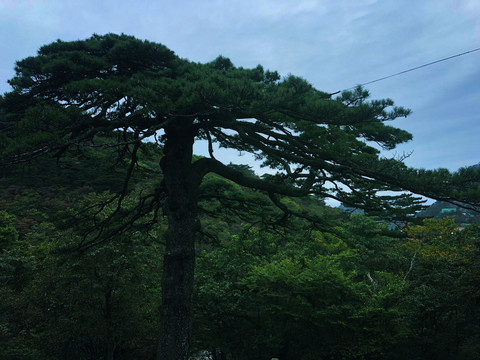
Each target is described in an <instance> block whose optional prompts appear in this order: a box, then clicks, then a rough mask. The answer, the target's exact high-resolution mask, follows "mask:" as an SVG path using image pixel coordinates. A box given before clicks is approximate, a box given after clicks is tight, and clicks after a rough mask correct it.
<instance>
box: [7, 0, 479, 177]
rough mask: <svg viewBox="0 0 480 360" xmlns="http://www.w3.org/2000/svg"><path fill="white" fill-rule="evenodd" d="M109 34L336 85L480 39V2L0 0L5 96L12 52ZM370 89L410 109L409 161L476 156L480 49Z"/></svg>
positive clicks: (436, 164) (457, 161)
mask: <svg viewBox="0 0 480 360" xmlns="http://www.w3.org/2000/svg"><path fill="white" fill-rule="evenodd" d="M108 32H114V33H125V34H129V35H134V36H136V37H138V38H141V39H148V40H150V41H155V42H159V43H163V44H165V45H166V46H168V47H169V48H170V49H172V50H173V51H175V52H176V53H177V54H178V55H179V56H181V57H184V58H188V59H190V60H192V61H197V62H206V61H210V60H213V59H214V58H216V57H217V56H218V55H220V54H221V55H224V56H227V57H229V58H230V59H231V60H232V61H233V63H234V64H235V65H237V66H243V67H254V66H256V65H257V64H261V65H263V66H264V67H265V68H267V69H270V70H277V71H279V72H280V73H281V74H282V75H287V74H289V73H291V74H294V75H298V76H301V77H304V78H305V79H307V80H308V81H309V82H311V83H312V84H313V85H314V86H315V87H316V88H318V89H319V90H323V91H327V92H335V91H338V90H342V89H346V88H350V87H352V86H355V85H357V84H360V83H366V82H369V81H371V80H375V79H378V78H381V77H383V76H388V75H391V74H394V73H397V72H400V71H403V70H407V69H410V68H413V67H416V66H420V65H422V64H425V63H429V62H432V61H435V60H438V59H442V58H445V57H448V56H452V55H455V54H458V53H462V52H465V51H469V50H472V49H476V48H479V47H480V1H478V0H422V1H418V0H402V1H398V0H336V1H327V0H323V1H320V0H317V1H315V0H243V1H226V0H202V1H198V0H197V1H194V0H175V1H162V0H160V1H146V0H136V1H126V0H116V1H114V0H96V1H92V0H82V1H76V0H0V53H1V56H0V93H3V92H5V91H8V90H9V86H8V84H7V80H8V79H9V78H11V77H12V76H13V75H14V72H13V67H14V63H15V61H16V60H20V59H22V58H25V57H27V56H31V55H35V53H36V51H37V50H38V48H39V47H40V46H42V45H44V44H47V43H50V42H53V41H55V40H57V39H61V40H66V41H68V40H77V39H84V38H87V37H89V36H91V35H92V34H93V33H98V34H105V33H108ZM366 88H367V89H368V90H370V92H371V94H372V98H386V97H388V98H392V99H393V100H394V101H395V103H396V104H397V105H401V106H405V107H408V108H410V109H411V110H412V111H413V113H412V115H411V116H410V117H408V118H407V119H401V120H396V121H395V122H394V123H393V125H395V126H398V127H401V128H403V129H406V130H408V131H410V132H411V133H412V134H413V136H414V140H413V141H411V142H409V143H407V144H404V145H402V146H400V147H399V148H398V149H397V150H396V155H401V154H402V153H404V152H405V153H410V152H412V151H413V153H412V155H411V156H410V157H409V158H408V159H406V163H407V164H408V165H410V166H414V167H423V168H440V167H444V168H448V169H450V170H456V169H458V168H459V167H462V166H468V165H472V164H476V163H478V162H480V145H479V144H480V141H479V138H480V51H478V52H474V53H471V54H468V55H465V56H461V57H457V58H454V59H451V60H448V61H445V62H441V63H438V64H435V65H432V66H429V67H425V68H422V69H419V70H416V71H412V72H409V73H407V74H403V75H400V76H396V77H392V78H390V79H386V80H383V81H380V82H377V83H373V84H370V85H368V86H367V87H366ZM196 150H197V151H198V152H201V151H202V150H201V149H200V148H197V149H196ZM394 155H395V152H392V153H389V154H385V156H394ZM225 156H227V157H231V156H232V154H227V155H225ZM232 160H233V159H232ZM244 160H245V161H248V159H247V158H240V159H238V160H237V162H242V161H244Z"/></svg>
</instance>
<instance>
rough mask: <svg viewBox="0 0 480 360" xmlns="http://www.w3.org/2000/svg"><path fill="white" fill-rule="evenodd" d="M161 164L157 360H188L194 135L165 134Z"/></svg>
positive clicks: (181, 130) (178, 130)
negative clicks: (163, 225)
mask: <svg viewBox="0 0 480 360" xmlns="http://www.w3.org/2000/svg"><path fill="white" fill-rule="evenodd" d="M165 136H166V142H165V146H164V157H163V158H162V161H161V163H160V165H161V168H162V171H163V176H164V183H165V187H166V191H167V196H168V198H167V203H166V209H165V210H166V213H167V217H168V230H167V237H166V252H165V257H164V266H163V279H162V321H161V323H162V327H161V339H160V344H159V351H158V355H157V359H158V360H187V359H188V356H189V345H190V344H189V342H190V333H191V314H192V294H193V278H194V268H195V234H196V232H197V230H198V216H197V199H198V186H199V179H198V176H197V175H196V174H195V173H194V171H192V148H193V141H194V134H192V133H191V132H190V131H188V130H186V129H185V126H183V127H180V126H175V127H172V128H168V129H166V132H165Z"/></svg>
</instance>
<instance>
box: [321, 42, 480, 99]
mask: <svg viewBox="0 0 480 360" xmlns="http://www.w3.org/2000/svg"><path fill="white" fill-rule="evenodd" d="M475 51H480V48H476V49H473V50H469V51H465V52H463V53H460V54H456V55H452V56H448V57H446V58H443V59H440V60H435V61H432V62H429V63H427V64H423V65H420V66H415V67H413V68H411V69H408V70H403V71H400V72H397V73H395V74H391V75H388V76H384V77H381V78H379V79H375V80H372V81H368V82H366V83H363V84H360V86H365V85H369V84H373V83H376V82H379V81H382V80H385V79H389V78H391V77H394V76H398V75H402V74H405V73H408V72H410V71H414V70H418V69H421V68H424V67H427V66H430V65H434V64H438V63H439V62H442V61H447V60H450V59H453V58H456V57H459V56H463V55H467V54H470V53H473V52H475ZM357 86H358V85H355V86H352V87H350V88H348V89H343V90H340V91H337V92H334V93H332V94H329V95H330V96H332V95H336V94H339V93H341V92H342V91H345V90H351V89H354V88H356V87H357Z"/></svg>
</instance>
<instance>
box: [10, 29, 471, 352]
mask: <svg viewBox="0 0 480 360" xmlns="http://www.w3.org/2000/svg"><path fill="white" fill-rule="evenodd" d="M15 70H16V76H15V77H14V78H13V79H11V80H10V82H9V83H10V85H11V86H12V87H13V91H11V92H9V93H6V94H5V95H4V96H3V97H2V99H1V101H0V117H1V118H0V144H1V145H0V157H1V159H2V164H3V166H6V165H8V164H13V163H18V162H22V161H29V160H31V159H32V158H36V157H38V156H40V155H44V154H51V155H53V156H56V157H61V156H62V155H63V154H65V153H66V152H67V151H68V150H75V149H77V148H80V147H82V146H84V147H87V148H88V147H93V148H94V147H101V146H104V147H114V146H116V147H118V149H119V151H118V155H119V156H118V157H116V158H115V157H112V158H111V161H112V164H117V166H124V167H126V175H125V179H124V181H123V186H122V187H121V189H120V191H119V194H118V195H116V196H115V197H114V199H113V200H112V202H113V201H116V203H117V207H116V210H115V211H114V212H113V213H112V214H111V215H110V216H108V217H107V218H106V219H103V220H102V221H100V223H98V224H97V229H102V228H105V227H106V223H108V222H112V221H114V220H118V219H123V220H124V219H125V217H127V218H128V219H129V220H130V222H131V223H134V222H135V221H137V220H138V219H140V218H141V217H142V216H143V215H146V214H151V213H152V212H153V214H154V220H156V219H157V218H158V212H159V209H160V207H161V206H163V204H164V207H163V208H164V210H165V214H166V217H167V220H168V231H167V235H166V253H165V259H164V271H163V280H162V289H163V294H162V299H163V314H162V323H163V327H162V331H161V347H160V352H159V358H160V359H164V360H166V359H175V360H178V359H187V357H188V353H189V345H188V344H189V338H190V335H189V334H190V319H191V311H192V305H191V297H192V289H193V278H194V276H193V273H194V263H195V250H194V249H195V248H194V246H195V237H196V234H197V232H198V230H199V228H200V227H199V221H198V206H197V205H198V201H199V196H200V189H201V183H202V180H203V179H204V177H205V176H206V175H207V174H208V173H215V174H217V175H218V176H221V177H224V178H226V179H229V180H230V181H233V182H235V183H237V184H239V185H241V186H244V187H247V188H252V189H256V190H259V191H262V192H264V193H265V194H267V195H268V197H269V198H270V200H271V201H272V203H274V204H275V205H277V206H278V207H279V208H280V209H281V210H282V212H284V213H285V214H295V215H299V216H303V217H305V218H309V216H308V215H309V214H306V213H301V212H300V213H299V212H298V211H297V209H296V208H295V207H291V206H289V204H288V203H287V204H285V203H284V202H281V201H279V198H278V195H285V196H305V195H307V194H314V195H315V196H317V197H320V198H325V197H330V198H334V199H337V200H339V201H341V202H343V203H345V204H348V205H351V206H355V207H360V208H364V209H365V210H366V211H367V212H369V213H374V214H384V213H385V211H387V212H389V213H390V214H393V215H396V216H397V217H400V216H403V215H405V213H406V211H405V209H406V208H407V209H409V211H413V210H415V209H418V206H419V201H418V199H415V198H414V197H412V196H411V195H409V194H405V193H399V194H393V195H386V194H388V193H385V192H384V191H385V190H393V191H399V190H402V189H404V190H410V191H412V192H414V193H418V194H423V195H427V196H430V197H434V198H437V199H442V200H449V201H454V202H461V203H462V204H463V206H472V207H473V206H475V205H477V203H478V200H479V199H480V198H479V195H478V191H477V190H478V189H477V188H476V185H475V181H476V180H478V171H474V172H471V173H469V174H470V177H469V181H468V182H465V181H464V180H462V179H461V178H459V177H456V176H452V175H451V174H450V173H449V172H448V171H446V170H437V171H426V170H414V169H409V168H407V167H406V166H405V165H404V164H403V163H402V161H400V160H396V159H384V158H381V157H380V151H379V150H378V149H377V148H376V147H375V146H374V144H378V145H379V146H380V147H382V148H385V149H393V148H394V147H395V146H396V145H397V144H399V143H402V142H405V141H408V140H409V139H410V138H411V135H410V134H409V133H407V132H406V131H403V130H400V129H397V128H394V127H392V126H388V125H386V123H387V122H388V121H390V120H393V119H396V118H398V117H402V116H407V115H408V113H409V111H408V110H406V109H404V108H401V107H394V106H393V102H392V101H391V100H389V99H387V100H374V101H370V100H368V92H367V91H365V90H363V89H361V88H357V89H356V90H354V91H347V92H344V93H343V94H342V95H341V96H339V97H337V98H335V99H332V98H331V96H330V95H329V94H327V93H324V92H321V91H318V90H316V89H315V88H314V87H313V86H312V85H310V84H309V83H308V82H307V81H305V80H303V79H300V78H298V77H295V76H287V77H286V78H284V79H281V78H280V76H279V75H278V73H276V72H270V71H265V70H264V69H263V68H262V67H261V66H258V67H256V68H254V69H244V68H237V67H235V66H234V65H233V64H232V63H231V61H230V60H229V59H227V58H224V57H219V58H217V59H216V60H215V61H213V62H211V63H207V64H198V63H193V62H189V61H187V60H184V59H180V58H179V57H177V56H176V55H175V54H174V53H173V52H172V51H170V50H169V49H167V48H166V47H164V46H163V45H159V44H155V43H152V42H148V41H140V40H137V39H135V38H133V37H130V36H126V35H113V34H108V35H104V36H100V35H94V36H92V37H91V38H89V39H87V40H83V41H73V42H63V41H57V42H55V43H52V44H50V45H46V46H44V47H42V48H41V49H40V50H39V52H38V55H37V56H34V57H29V58H26V59H24V60H22V61H19V62H17V65H16V68H15ZM105 136H107V137H109V138H114V139H115V141H113V142H112V141H105V140H104V138H105ZM152 136H157V137H156V140H157V142H158V143H159V144H160V145H161V147H162V150H163V157H162V160H161V162H160V168H161V170H162V173H163V178H162V182H161V184H160V185H159V186H157V187H156V188H155V190H154V191H153V192H152V193H151V194H145V195H144V196H143V197H142V198H141V199H140V201H139V203H138V207H137V208H136V209H135V211H133V212H130V213H122V211H121V208H122V202H123V200H124V199H125V196H126V193H127V191H128V189H129V183H130V179H131V178H132V174H134V172H135V170H136V169H138V167H139V166H140V163H141V157H140V155H141V149H142V148H144V147H145V146H146V145H145V142H143V140H145V139H147V138H150V137H152ZM197 140H205V143H206V144H208V149H209V153H210V156H209V157H206V158H201V159H196V160H194V159H193V155H192V146H193V143H194V142H195V141H197ZM213 143H218V144H219V145H220V146H222V147H227V148H232V149H236V150H238V151H241V152H250V153H252V154H254V155H255V157H256V158H257V159H258V160H261V161H262V162H263V165H264V166H267V167H270V168H271V169H274V170H276V174H275V175H271V176H268V177H264V178H258V177H252V176H250V175H249V174H248V173H245V171H242V170H241V169H236V168H233V167H229V166H227V165H225V164H222V163H221V162H220V161H218V160H216V158H215V155H214V150H213ZM125 154H128V155H129V159H130V160H129V162H127V163H126V164H125V163H122V162H115V161H116V160H118V159H119V158H121V157H122V156H123V155H125ZM152 176H153V175H152ZM464 193H468V197H466V196H463V194H464ZM281 218H283V215H282V216H281ZM281 218H279V220H280V219H281ZM311 220H313V219H311ZM319 223H321V222H319ZM121 230H122V229H118V231H121ZM117 233H118V232H117ZM92 241H94V240H92Z"/></svg>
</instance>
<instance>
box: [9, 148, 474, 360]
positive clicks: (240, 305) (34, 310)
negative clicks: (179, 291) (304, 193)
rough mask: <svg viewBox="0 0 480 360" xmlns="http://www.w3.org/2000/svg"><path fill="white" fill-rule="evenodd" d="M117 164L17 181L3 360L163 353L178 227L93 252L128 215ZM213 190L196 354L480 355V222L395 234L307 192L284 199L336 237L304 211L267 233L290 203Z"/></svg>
mask: <svg viewBox="0 0 480 360" xmlns="http://www.w3.org/2000/svg"><path fill="white" fill-rule="evenodd" d="M145 155H146V157H144V160H143V163H142V169H141V170H139V172H138V174H136V175H135V186H134V187H133V188H132V190H131V191H130V192H129V193H128V195H127V199H126V209H125V211H129V207H130V208H134V207H135V204H136V202H137V201H138V199H139V197H141V194H142V190H144V189H146V188H148V187H150V186H153V185H154V184H152V183H149V182H148V181H146V180H145V179H148V178H150V177H146V176H144V173H151V172H155V171H157V172H158V170H157V169H158V166H157V164H158V161H159V159H160V157H161V156H162V155H161V151H160V149H159V147H158V146H156V145H155V144H150V145H149V147H148V154H145ZM110 156H111V155H110V154H109V152H108V151H106V150H94V151H93V150H92V151H90V152H88V153H83V154H82V156H80V157H78V156H76V157H71V156H65V157H64V158H63V159H62V161H61V162H60V163H57V162H56V160H55V159H40V160H37V161H35V162H32V163H31V164H30V165H24V166H19V167H16V168H15V169H14V170H11V171H9V172H8V173H6V174H4V176H2V178H1V182H0V186H1V189H2V191H1V193H0V206H1V209H2V211H1V212H0V239H1V251H2V252H1V256H0V269H1V277H0V297H1V300H0V306H1V309H0V344H1V347H0V358H2V359H22V360H23V359H25V360H27V359H36V360H38V359H153V358H155V353H156V348H157V340H158V332H159V330H158V327H159V324H158V320H159V306H160V297H161V289H160V288H159V284H160V279H161V276H162V274H161V273H162V259H163V252H164V240H163V236H164V233H165V224H164V222H163V221H160V222H159V223H158V224H157V225H155V226H154V227H146V226H143V225H142V223H140V224H138V225H137V226H135V227H134V228H129V229H127V230H125V231H122V232H119V233H118V234H116V235H115V236H113V237H111V238H110V239H109V240H108V241H104V242H100V243H99V244H96V245H95V246H91V247H88V246H87V247H85V246H82V241H83V239H84V235H85V233H86V232H88V231H91V227H92V221H93V220H92V219H93V215H95V216H96V217H97V218H103V217H107V216H108V215H109V213H111V212H112V211H113V207H114V204H105V207H104V208H103V209H102V210H101V211H100V212H98V210H97V208H96V207H94V206H93V205H94V204H98V203H101V202H105V203H106V202H107V201H108V199H109V198H110V197H111V193H112V192H114V191H118V190H119V189H120V188H121V187H122V179H123V175H124V174H123V172H124V171H125V170H124V168H123V167H118V166H117V167H115V168H111V167H110V166H109V165H108V164H109V163H108V161H106V158H108V157H110ZM244 171H249V169H248V168H245V169H244ZM85 184H88V185H85ZM205 194H206V195H205V197H204V199H203V200H202V201H201V206H200V207H201V209H202V211H201V218H202V223H203V224H204V225H203V230H202V232H203V233H202V235H201V236H200V237H199V240H198V243H197V266H196V274H195V291H194V301H193V303H194V311H193V313H194V320H193V332H192V354H195V353H203V354H205V352H206V351H207V352H208V354H210V355H211V356H212V359H232V360H233V359H238V360H240V359H266V360H270V359H271V358H275V357H276V358H279V359H407V358H408V359H472V360H473V359H477V358H478V355H479V354H480V345H479V344H480V293H479V289H480V286H479V285H480V256H479V255H480V254H479V250H480V227H478V226H477V225H471V226H469V227H467V228H466V229H464V230H462V231H459V230H457V225H456V224H455V222H454V221H453V220H451V219H448V218H446V219H440V220H436V219H424V220H421V219H412V222H411V223H409V224H408V225H407V226H406V227H398V226H395V227H392V226H391V225H390V224H389V223H387V222H385V221H379V220H378V219H375V218H372V217H368V216H365V215H362V214H355V213H353V214H352V213H349V212H346V211H343V210H339V209H337V208H332V207H328V206H325V204H324V203H323V201H321V200H318V199H315V198H313V197H304V198H299V199H293V200H292V199H287V198H285V199H283V201H285V202H292V205H293V206H296V207H298V208H299V209H304V210H307V211H308V212H309V213H311V214H314V215H317V216H319V217H321V218H322V219H324V220H325V221H328V223H329V227H330V228H329V229H328V230H325V229H323V230H319V229H318V226H316V225H315V224H314V223H311V222H309V221H306V220H302V219H298V218H297V219H292V220H291V221H289V223H288V225H286V226H272V225H269V226H267V224H264V223H263V224H262V221H264V220H265V217H266V216H267V215H266V214H267V213H268V212H275V211H277V210H275V209H272V207H271V206H267V204H268V201H267V200H268V199H265V198H262V196H261V194H259V193H258V192H255V191H251V190H247V189H243V188H241V187H239V186H238V185H236V184H233V183H231V182H229V181H227V180H224V179H221V178H218V177H215V176H211V177H210V178H209V179H208V180H207V181H206V183H205ZM226 202H228V204H227V203H226ZM245 204H249V205H250V206H249V209H250V210H249V211H245V209H246V207H245ZM252 209H254V210H255V211H252ZM269 216H273V214H269ZM415 220H416V221H415ZM145 221H146V220H144V222H145ZM117 225H118V224H115V225H112V229H106V231H107V232H108V231H114V232H115V231H116V230H117V229H115V228H114V227H116V226H117Z"/></svg>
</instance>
